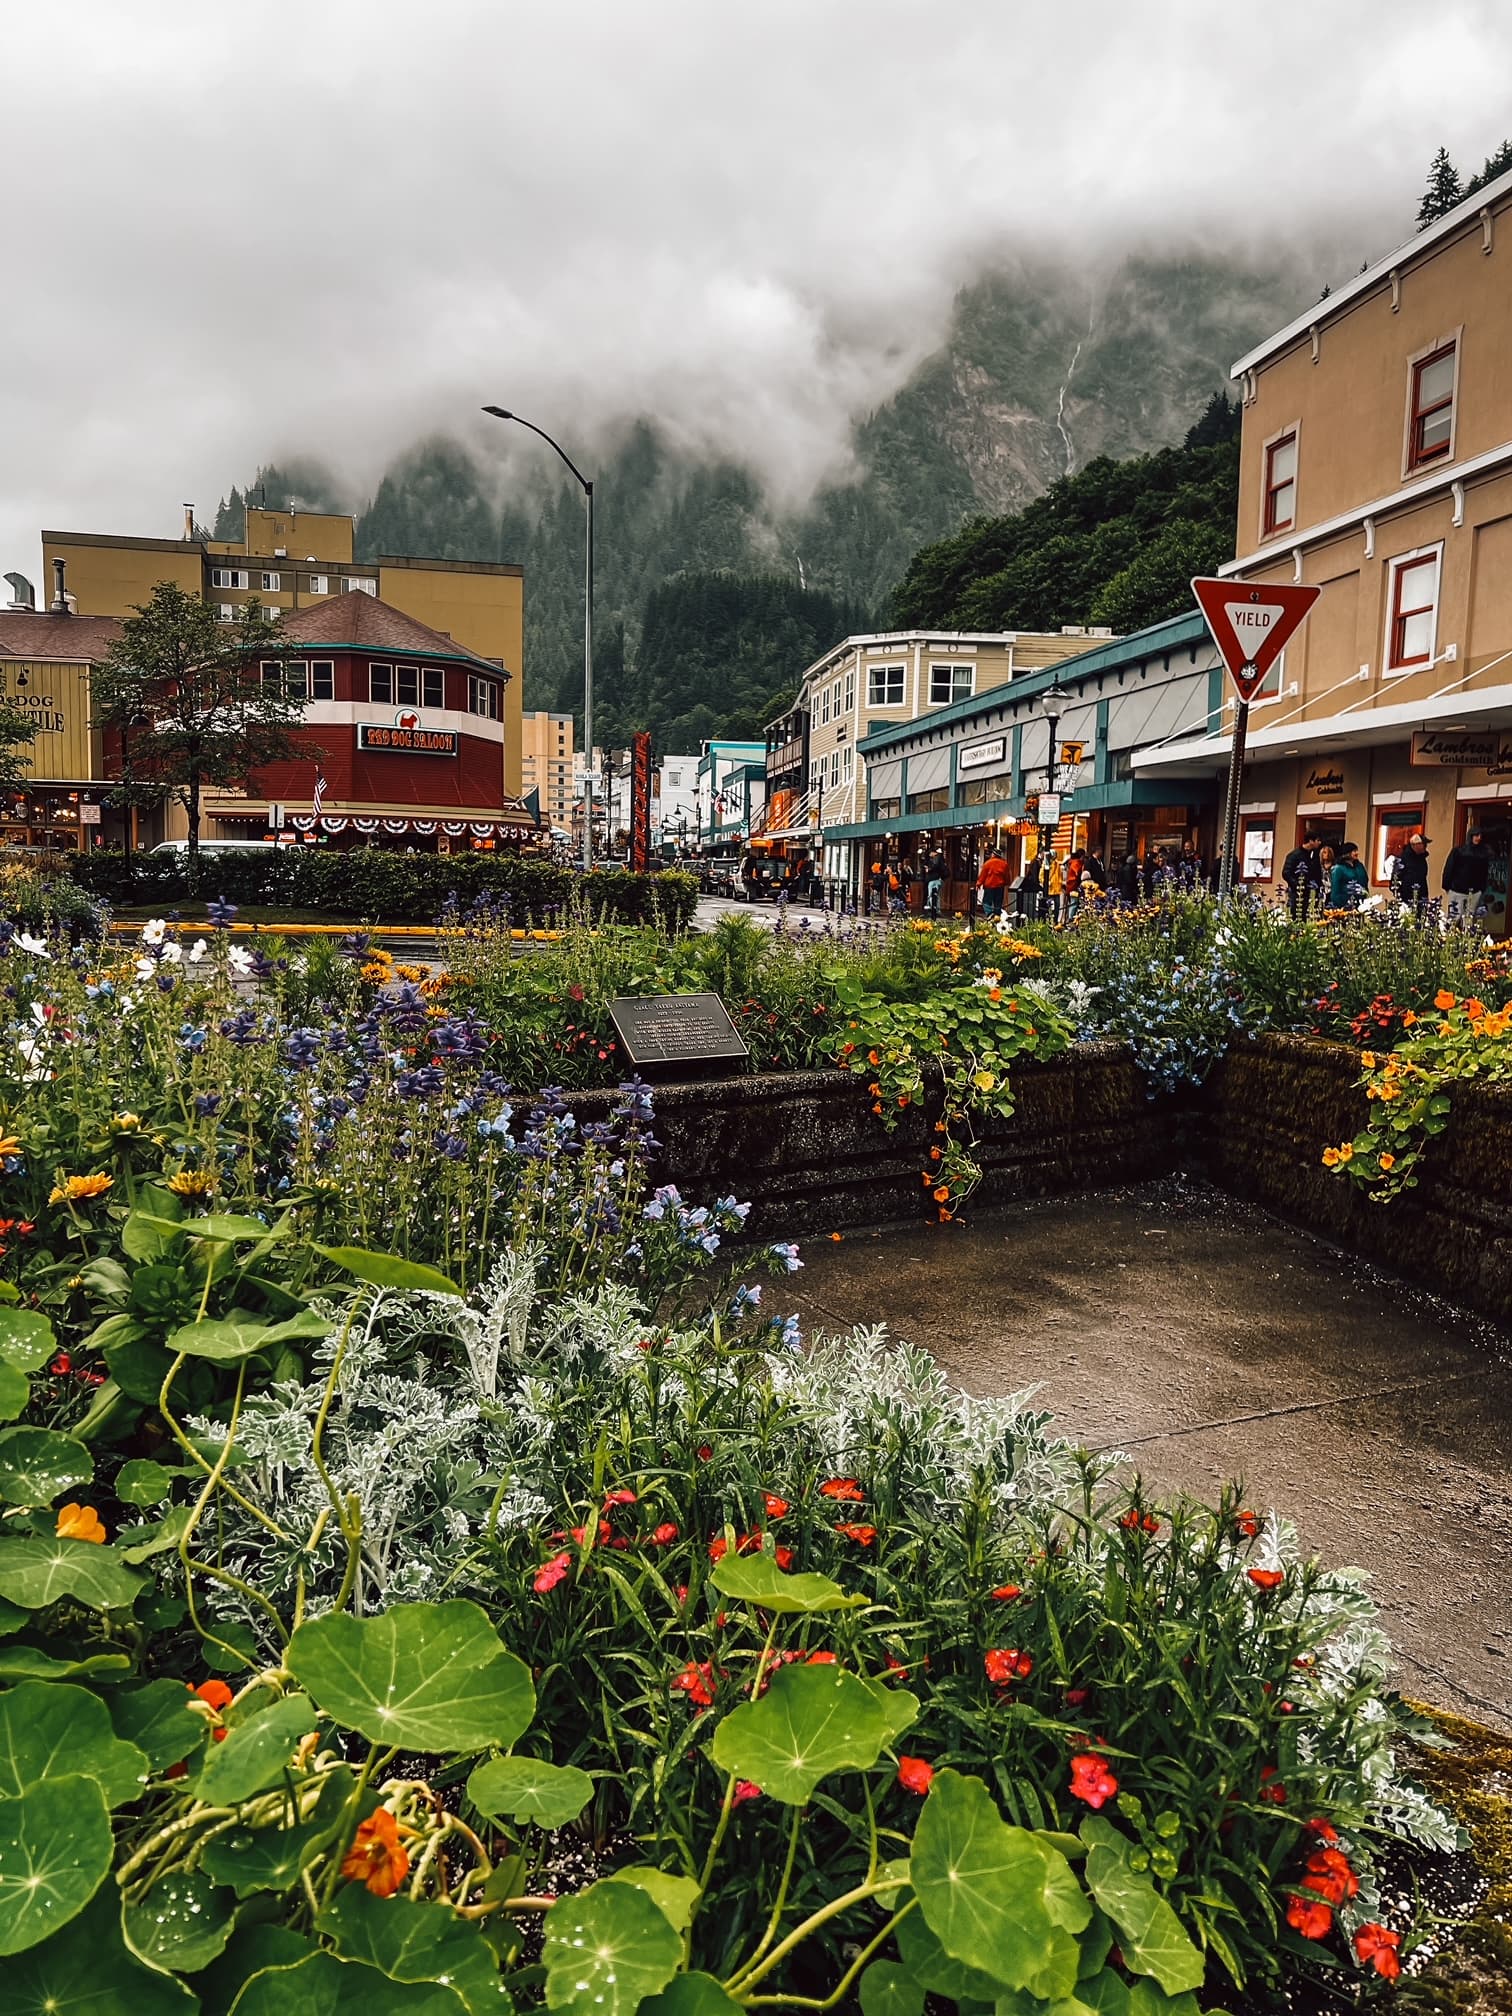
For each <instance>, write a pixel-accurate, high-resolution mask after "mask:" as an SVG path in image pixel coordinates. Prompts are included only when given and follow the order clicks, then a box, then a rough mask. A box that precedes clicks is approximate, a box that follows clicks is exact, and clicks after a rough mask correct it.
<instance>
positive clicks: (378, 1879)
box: [341, 1806, 410, 1897]
mask: <svg viewBox="0 0 1512 2016" xmlns="http://www.w3.org/2000/svg"><path fill="white" fill-rule="evenodd" d="M409 1866H410V1864H409V1855H408V1854H407V1853H406V1851H405V1847H404V1843H403V1842H402V1841H401V1840H400V1839H399V1823H398V1821H397V1820H396V1819H395V1818H394V1816H393V1814H392V1813H390V1811H389V1810H388V1808H387V1807H386V1806H380V1807H379V1808H378V1811H377V1812H376V1813H374V1814H372V1815H371V1816H370V1817H369V1818H368V1819H366V1820H364V1821H363V1823H362V1825H361V1826H360V1827H359V1828H358V1829H357V1833H356V1836H355V1838H354V1839H353V1842H352V1845H351V1847H350V1848H349V1849H348V1850H347V1853H346V1859H345V1860H344V1861H343V1862H342V1865H341V1873H342V1875H343V1876H345V1877H346V1878H347V1879H348V1880H349V1881H350V1882H353V1883H362V1884H364V1885H365V1886H366V1887H367V1888H368V1889H369V1890H371V1891H372V1893H373V1895H374V1896H375V1897H392V1896H393V1894H394V1892H395V1891H396V1890H397V1889H398V1888H399V1885H400V1884H401V1883H402V1882H403V1881H404V1879H405V1877H406V1876H408V1874H409Z"/></svg>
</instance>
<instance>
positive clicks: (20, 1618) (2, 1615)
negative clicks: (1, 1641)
mask: <svg viewBox="0 0 1512 2016" xmlns="http://www.w3.org/2000/svg"><path fill="white" fill-rule="evenodd" d="M30 1622H31V1618H30V1617H29V1616H28V1615H27V1613H26V1612H25V1611H24V1610H23V1609H22V1608H21V1605H20V1604H19V1603H10V1602H7V1601H6V1599H5V1597H3V1596H0V1631H19V1630H20V1629H21V1628H22V1626H23V1625H26V1624H29V1623H30Z"/></svg>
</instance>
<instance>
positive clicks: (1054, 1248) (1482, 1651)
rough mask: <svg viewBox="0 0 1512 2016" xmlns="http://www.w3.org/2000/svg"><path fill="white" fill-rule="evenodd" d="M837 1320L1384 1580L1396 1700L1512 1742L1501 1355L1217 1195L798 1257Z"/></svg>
mask: <svg viewBox="0 0 1512 2016" xmlns="http://www.w3.org/2000/svg"><path fill="white" fill-rule="evenodd" d="M804 1259H805V1262H806V1263H807V1271H806V1272H805V1273H803V1274H801V1275H800V1276H798V1277H797V1278H796V1279H795V1281H794V1282H793V1283H792V1287H793V1288H796V1289H798V1290H799V1291H800V1299H801V1300H803V1301H804V1302H805V1303H806V1304H807V1305H808V1314H809V1320H810V1322H811V1323H813V1322H818V1323H819V1324H821V1325H822V1326H824V1327H828V1328H834V1327H836V1326H838V1325H842V1324H843V1325H845V1326H847V1327H848V1326H849V1325H850V1324H852V1323H877V1322H885V1323H886V1324H888V1326H889V1327H890V1329H891V1330H892V1331H893V1332H894V1334H895V1335H898V1336H900V1337H906V1338H909V1339H911V1340H912V1341H914V1342H915V1343H918V1344H923V1345H925V1346H927V1347H928V1348H929V1349H930V1350H931V1351H932V1352H933V1353H934V1354H935V1356H936V1357H937V1358H938V1359H939V1360H940V1362H941V1364H942V1365H943V1366H944V1367H945V1368H946V1370H947V1371H949V1372H950V1373H951V1374H952V1375H953V1376H954V1377H955V1378H957V1379H958V1380H959V1381H960V1382H961V1384H962V1385H963V1386H965V1387H966V1388H967V1389H968V1390H969V1391H972V1392H976V1393H982V1394H988V1393H993V1394H1001V1393H1009V1392H1013V1391H1016V1390H1018V1389H1020V1388H1022V1387H1026V1386H1037V1387H1038V1389H1039V1396H1038V1397H1039V1399H1040V1401H1041V1402H1042V1403H1043V1404H1044V1405H1045V1406H1047V1407H1048V1408H1049V1409H1050V1410H1051V1411H1053V1412H1054V1414H1055V1415H1056V1417H1057V1419H1058V1422H1059V1424H1060V1427H1061V1430H1062V1432H1063V1433H1065V1434H1067V1435H1070V1436H1072V1437H1074V1438H1075V1439H1076V1440H1078V1441H1080V1442H1083V1443H1085V1444H1087V1445H1089V1446H1092V1447H1099V1448H1101V1447H1114V1448H1119V1449H1123V1450H1126V1451H1128V1453H1129V1456H1130V1458H1131V1460H1132V1461H1134V1462H1136V1463H1137V1464H1138V1465H1139V1467H1140V1469H1141V1470H1142V1471H1143V1472H1144V1473H1145V1476H1146V1477H1147V1478H1148V1479H1149V1480H1150V1482H1151V1483H1152V1484H1153V1485H1154V1486H1155V1487H1156V1488H1157V1489H1174V1488H1177V1487H1184V1488H1186V1489H1189V1490H1192V1491H1195V1492H1197V1493H1199V1494H1207V1493H1216V1491H1217V1488H1218V1486H1219V1485H1220V1484H1221V1483H1222V1482H1223V1480H1224V1479H1226V1478H1243V1479H1244V1480H1245V1484H1246V1500H1247V1502H1248V1503H1249V1504H1251V1505H1257V1506H1261V1507H1266V1508H1268V1507H1270V1506H1274V1507H1275V1508H1276V1509H1277V1510H1278V1511H1280V1512H1282V1513H1283V1514H1285V1515H1286V1516H1288V1517H1290V1518H1292V1519H1294V1520H1295V1521H1296V1524H1297V1526H1298V1528H1299V1530H1300V1532H1301V1536H1302V1540H1303V1544H1304V1545H1305V1546H1307V1547H1308V1548H1310V1549H1311V1550H1313V1551H1315V1552H1316V1553H1318V1554H1320V1555H1322V1556H1323V1557H1324V1558H1325V1559H1326V1560H1328V1561H1330V1562H1332V1563H1346V1562H1352V1563H1355V1564H1357V1565H1358V1566H1360V1567H1362V1568H1365V1569H1367V1570H1368V1571H1369V1573H1370V1575H1371V1578H1372V1581H1371V1589H1372V1593H1373V1595H1374V1597H1375V1599H1376V1601H1377V1602H1378V1603H1379V1605H1380V1607H1381V1610H1382V1614H1383V1620H1384V1622H1385V1625H1386V1628H1387V1629H1388V1630H1389V1631H1390V1633H1391V1636H1392V1639H1393V1642H1394V1644H1395V1645H1396V1647H1397V1651H1398V1655H1399V1658H1400V1662H1401V1671H1400V1676H1399V1678H1400V1684H1401V1686H1402V1688H1403V1691H1404V1692H1406V1693H1408V1694H1412V1695H1415V1696H1418V1697H1419V1698H1422V1699H1426V1700H1430V1701H1433V1702H1435V1703H1437V1704H1439V1705H1441V1706H1443V1707H1446V1708H1452V1709H1455V1710H1457V1711H1458V1712H1460V1713H1462V1714H1465V1715H1468V1716H1471V1717H1473V1718H1475V1719H1477V1720H1480V1721H1482V1722H1488V1723H1492V1724H1494V1725H1495V1726H1497V1727H1500V1728H1502V1729H1512V1442H1509V1428H1512V1342H1509V1340H1508V1339H1507V1338H1506V1337H1505V1336H1504V1335H1503V1334H1502V1333H1500V1332H1499V1331H1497V1330H1495V1329H1493V1328H1492V1327H1491V1326H1490V1325H1488V1324H1486V1323H1484V1322H1483V1321H1482V1320H1481V1319H1479V1318H1477V1317H1470V1316H1466V1315H1465V1314H1463V1312H1461V1311H1459V1310H1456V1309H1454V1308H1452V1307H1451V1306H1450V1305H1449V1304H1447V1303H1444V1302H1441V1301H1439V1300H1438V1299H1437V1298H1435V1297H1433V1296H1430V1295H1427V1294H1424V1293H1421V1292H1419V1291H1417V1290H1415V1289H1412V1288H1409V1287H1407V1286H1405V1285H1404V1284H1403V1283H1401V1282H1400V1281H1397V1280H1395V1279H1393V1278H1392V1277H1390V1276H1388V1275H1385V1274H1383V1273H1381V1272H1379V1271H1377V1270H1376V1269H1374V1268H1372V1267H1370V1266H1368V1265H1366V1264H1365V1263H1363V1262H1361V1261H1359V1260H1356V1259H1355V1258H1354V1257H1353V1256H1351V1255H1348V1254H1344V1253H1341V1252H1339V1251H1338V1250H1337V1249H1335V1248H1332V1247H1330V1246H1327V1245H1326V1244H1324V1243H1322V1242H1321V1241H1318V1240H1314V1239H1312V1238H1309V1237H1308V1236H1307V1235H1306V1234H1305V1233H1301V1232H1297V1231H1294V1230H1292V1229H1291V1228H1289V1227H1287V1226H1284V1225H1282V1224H1279V1223H1278V1222H1277V1221H1276V1220H1274V1219H1271V1218H1268V1217H1267V1216H1266V1215H1265V1214H1264V1213H1263V1212H1260V1211H1258V1210H1255V1209H1253V1208H1251V1207H1249V1206H1245V1205H1239V1204H1235V1203H1233V1202H1232V1201H1231V1200H1229V1199H1228V1198H1226V1197H1223V1196H1221V1195H1220V1194H1219V1193H1217V1192H1214V1191H1211V1190H1208V1189H1207V1188H1206V1187H1205V1186H1202V1185H1197V1184H1191V1183H1187V1182H1185V1181H1180V1180H1178V1181H1173V1182H1172V1183H1169V1184H1161V1185H1158V1186H1153V1187H1152V1188H1150V1189H1146V1190H1143V1191H1118V1192H1102V1193H1097V1194H1093V1195H1090V1196H1088V1197H1084V1198H1080V1199H1066V1198H1057V1199H1051V1200H1047V1201H1044V1202H1039V1203H1034V1204H1026V1205H1022V1206H1019V1207H1016V1208H1013V1209H1009V1210H1004V1211H999V1212H994V1213H990V1214H983V1215H982V1216H981V1217H980V1218H978V1219H977V1220H976V1222H975V1223H974V1224H972V1225H971V1226H969V1227H967V1228H966V1229H964V1230H962V1229H958V1228H955V1227H951V1226H940V1227H929V1226H922V1225H920V1226H912V1225H904V1226H898V1227H889V1228H884V1229H882V1230H880V1231H875V1232H861V1233H849V1234H847V1235H846V1237H845V1240H844V1242H843V1243H841V1244H839V1245H833V1244H831V1243H830V1242H829V1241H827V1240H820V1241H815V1242H810V1243H808V1244H806V1245H805V1247H804Z"/></svg>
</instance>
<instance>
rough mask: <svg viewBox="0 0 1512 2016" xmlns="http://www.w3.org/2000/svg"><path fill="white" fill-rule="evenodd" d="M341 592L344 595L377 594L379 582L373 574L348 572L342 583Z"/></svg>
mask: <svg viewBox="0 0 1512 2016" xmlns="http://www.w3.org/2000/svg"><path fill="white" fill-rule="evenodd" d="M341 592H342V594H343V595H351V594H353V593H360V594H363V595H376V594H377V593H378V582H377V580H376V578H375V577H374V576H373V575H371V574H348V575H346V576H345V578H344V579H343V581H342V583H341Z"/></svg>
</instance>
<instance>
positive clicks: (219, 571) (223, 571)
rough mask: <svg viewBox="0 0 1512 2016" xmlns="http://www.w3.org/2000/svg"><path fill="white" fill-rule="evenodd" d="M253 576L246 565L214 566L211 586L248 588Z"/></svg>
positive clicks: (211, 573) (211, 570)
mask: <svg viewBox="0 0 1512 2016" xmlns="http://www.w3.org/2000/svg"><path fill="white" fill-rule="evenodd" d="M251 581H252V577H251V575H250V574H248V572H247V570H246V568H245V567H212V568H211V569H210V586H211V587H212V588H247V587H250V586H251Z"/></svg>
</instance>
